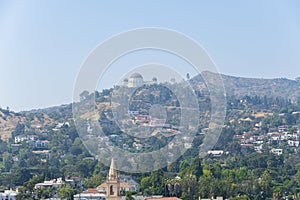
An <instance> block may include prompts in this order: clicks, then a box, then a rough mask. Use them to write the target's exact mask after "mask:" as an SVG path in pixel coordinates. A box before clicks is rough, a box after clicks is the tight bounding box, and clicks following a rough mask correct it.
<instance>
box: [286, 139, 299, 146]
mask: <svg viewBox="0 0 300 200" xmlns="http://www.w3.org/2000/svg"><path fill="white" fill-rule="evenodd" d="M288 146H290V147H298V146H299V141H298V140H288Z"/></svg>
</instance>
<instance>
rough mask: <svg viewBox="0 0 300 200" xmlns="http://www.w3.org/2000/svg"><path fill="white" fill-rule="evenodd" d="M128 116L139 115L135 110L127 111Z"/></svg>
mask: <svg viewBox="0 0 300 200" xmlns="http://www.w3.org/2000/svg"><path fill="white" fill-rule="evenodd" d="M128 114H129V115H139V114H140V112H139V111H137V110H129V111H128Z"/></svg>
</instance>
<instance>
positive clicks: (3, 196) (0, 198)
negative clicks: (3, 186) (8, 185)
mask: <svg viewBox="0 0 300 200" xmlns="http://www.w3.org/2000/svg"><path fill="white" fill-rule="evenodd" d="M17 195H18V192H16V191H13V190H5V191H4V192H2V193H0V200H16V197H17Z"/></svg>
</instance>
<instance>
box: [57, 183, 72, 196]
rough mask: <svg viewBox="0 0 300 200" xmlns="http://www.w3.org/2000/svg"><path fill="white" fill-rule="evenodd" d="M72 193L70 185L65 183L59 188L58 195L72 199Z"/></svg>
mask: <svg viewBox="0 0 300 200" xmlns="http://www.w3.org/2000/svg"><path fill="white" fill-rule="evenodd" d="M74 193H75V192H74V189H73V188H72V187H71V186H70V185H65V186H63V187H61V188H60V189H59V191H58V196H59V197H60V198H66V199H72V198H73V195H74Z"/></svg>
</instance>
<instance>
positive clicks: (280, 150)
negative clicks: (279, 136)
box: [270, 148, 282, 156]
mask: <svg viewBox="0 0 300 200" xmlns="http://www.w3.org/2000/svg"><path fill="white" fill-rule="evenodd" d="M270 152H271V153H273V154H275V155H278V156H280V155H282V149H274V148H273V149H271V151H270Z"/></svg>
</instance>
